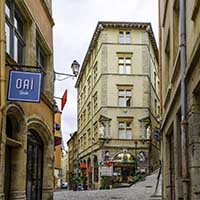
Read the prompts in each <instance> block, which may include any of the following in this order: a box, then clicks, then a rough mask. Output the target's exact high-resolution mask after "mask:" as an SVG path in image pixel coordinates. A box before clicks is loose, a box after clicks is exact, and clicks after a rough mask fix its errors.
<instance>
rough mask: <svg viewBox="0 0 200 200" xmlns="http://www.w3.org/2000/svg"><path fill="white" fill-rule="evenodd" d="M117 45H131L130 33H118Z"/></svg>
mask: <svg viewBox="0 0 200 200" xmlns="http://www.w3.org/2000/svg"><path fill="white" fill-rule="evenodd" d="M119 43H120V44H130V43H131V33H130V31H120V32H119Z"/></svg>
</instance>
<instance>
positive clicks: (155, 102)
mask: <svg viewBox="0 0 200 200" xmlns="http://www.w3.org/2000/svg"><path fill="white" fill-rule="evenodd" d="M154 111H155V116H156V115H157V114H158V112H157V100H156V99H155V100H154Z"/></svg>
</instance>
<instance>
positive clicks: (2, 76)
mask: <svg viewBox="0 0 200 200" xmlns="http://www.w3.org/2000/svg"><path fill="white" fill-rule="evenodd" d="M5 52H6V36H5V1H4V0H1V1H0V142H1V138H2V132H3V130H2V128H3V110H4V108H5V105H6V91H5V89H6V71H5V60H6V56H5Z"/></svg>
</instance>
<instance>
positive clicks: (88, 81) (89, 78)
mask: <svg viewBox="0 0 200 200" xmlns="http://www.w3.org/2000/svg"><path fill="white" fill-rule="evenodd" d="M87 85H88V94H90V89H91V76H89V77H88V79H87Z"/></svg>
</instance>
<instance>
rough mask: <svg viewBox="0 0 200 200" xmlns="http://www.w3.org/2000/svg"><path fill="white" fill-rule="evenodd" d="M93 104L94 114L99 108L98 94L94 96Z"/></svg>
mask: <svg viewBox="0 0 200 200" xmlns="http://www.w3.org/2000/svg"><path fill="white" fill-rule="evenodd" d="M93 102H94V104H93V105H94V112H96V111H97V107H98V97H97V92H96V93H95V94H94V96H93Z"/></svg>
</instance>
